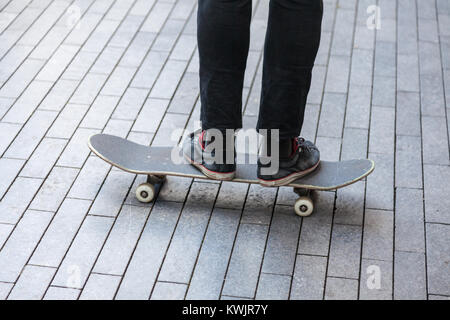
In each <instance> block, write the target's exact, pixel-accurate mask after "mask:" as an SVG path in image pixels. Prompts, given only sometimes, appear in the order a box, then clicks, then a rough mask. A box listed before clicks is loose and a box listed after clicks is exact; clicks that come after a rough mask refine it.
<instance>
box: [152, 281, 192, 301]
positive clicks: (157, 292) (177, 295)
mask: <svg viewBox="0 0 450 320" xmlns="http://www.w3.org/2000/svg"><path fill="white" fill-rule="evenodd" d="M186 290H187V285H186V284H182V283H171V282H159V281H158V282H157V283H156V284H155V289H154V290H153V293H152V296H151V300H183V299H184V296H185V294H186Z"/></svg>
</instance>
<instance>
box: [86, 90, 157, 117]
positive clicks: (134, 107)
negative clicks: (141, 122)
mask: <svg viewBox="0 0 450 320" xmlns="http://www.w3.org/2000/svg"><path fill="white" fill-rule="evenodd" d="M147 94H148V91H147V90H146V89H137V88H128V89H127V90H126V92H125V94H124V95H123V96H122V98H121V100H120V102H119V104H118V105H117V107H116V109H115V110H114V113H113V114H112V118H114V119H122V120H134V119H136V117H137V115H138V113H139V111H140V110H141V108H142V106H143V104H144V101H145V98H146V97H147ZM94 118H97V116H95V117H94Z"/></svg>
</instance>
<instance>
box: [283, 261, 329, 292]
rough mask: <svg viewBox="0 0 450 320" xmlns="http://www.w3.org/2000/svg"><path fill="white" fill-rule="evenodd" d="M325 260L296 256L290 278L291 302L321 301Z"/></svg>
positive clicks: (325, 267)
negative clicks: (292, 273)
mask: <svg viewBox="0 0 450 320" xmlns="http://www.w3.org/2000/svg"><path fill="white" fill-rule="evenodd" d="M326 269H327V258H326V257H319V256H307V255H298V256H297V261H296V264H295V271H294V276H293V278H292V289H291V293H290V299H291V300H322V299H323V295H324V286H325V277H326Z"/></svg>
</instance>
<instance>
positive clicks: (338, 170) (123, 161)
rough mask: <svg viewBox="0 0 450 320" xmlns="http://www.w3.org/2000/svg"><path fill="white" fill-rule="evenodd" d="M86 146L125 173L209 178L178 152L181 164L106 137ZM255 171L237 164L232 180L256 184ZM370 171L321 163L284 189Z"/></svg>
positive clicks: (360, 165)
mask: <svg viewBox="0 0 450 320" xmlns="http://www.w3.org/2000/svg"><path fill="white" fill-rule="evenodd" d="M88 146H89V148H90V149H91V150H92V151H93V152H94V153H95V154H96V155H97V156H98V157H100V158H101V159H103V160H105V161H106V162H108V163H110V164H111V165H113V166H115V167H117V168H119V169H122V170H124V171H127V172H131V173H135V174H145V175H148V176H149V177H150V176H159V177H165V176H182V177H190V178H198V179H207V180H208V179H209V178H208V177H206V176H205V175H203V174H202V173H201V172H200V171H199V170H198V169H196V168H195V167H194V166H192V165H191V164H189V163H188V162H187V161H186V160H185V159H184V158H183V157H181V151H179V155H180V156H179V158H180V160H181V161H179V162H181V163H174V162H173V161H172V160H171V159H172V158H171V155H172V152H173V147H149V146H144V145H140V144H137V143H134V142H132V141H129V140H126V139H123V138H120V137H117V136H113V135H109V134H95V135H93V136H91V137H90V138H89V141H88ZM177 149H178V148H177ZM256 169H257V165H256V164H238V165H237V171H236V177H235V178H234V179H233V180H232V181H233V182H242V183H259V181H258V178H257V175H256V171H257V170H256ZM373 170H374V162H373V161H372V160H368V159H361V160H345V161H321V162H320V164H319V166H318V167H317V169H316V170H315V171H313V172H312V173H310V174H308V175H306V176H305V177H302V178H299V179H297V180H295V181H293V182H291V183H290V184H288V185H287V186H289V187H293V188H294V189H298V190H300V189H302V190H334V189H339V188H342V187H345V186H347V185H350V184H352V183H355V182H357V181H359V180H361V179H363V178H365V177H366V176H367V175H369V174H370V173H371V172H372V171H373ZM150 191H151V190H150ZM138 198H139V196H138ZM139 200H141V199H139ZM144 202H146V201H144ZM311 205H312V202H311ZM296 212H297V209H296Z"/></svg>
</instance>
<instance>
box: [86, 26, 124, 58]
mask: <svg viewBox="0 0 450 320" xmlns="http://www.w3.org/2000/svg"><path fill="white" fill-rule="evenodd" d="M119 24H120V21H118V20H110V19H103V20H102V21H101V22H100V23H99V24H98V26H97V28H96V29H95V30H94V32H92V34H91V35H90V36H89V39H88V40H87V41H86V42H85V43H84V45H83V51H86V52H92V53H100V52H101V51H102V50H103V48H104V47H105V45H106V44H107V42H108V41H109V39H110V38H111V36H112V35H113V34H114V32H115V31H116V29H117V27H118V26H119Z"/></svg>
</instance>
